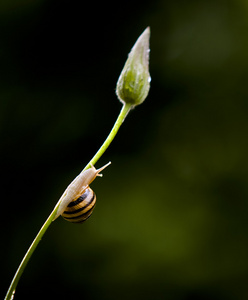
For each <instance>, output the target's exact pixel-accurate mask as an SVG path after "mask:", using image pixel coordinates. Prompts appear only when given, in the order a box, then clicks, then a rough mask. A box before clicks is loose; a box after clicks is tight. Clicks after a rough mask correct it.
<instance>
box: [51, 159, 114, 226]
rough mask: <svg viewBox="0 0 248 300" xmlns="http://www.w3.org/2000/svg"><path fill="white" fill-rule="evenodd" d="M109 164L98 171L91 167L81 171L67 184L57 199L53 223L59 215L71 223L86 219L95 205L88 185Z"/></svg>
mask: <svg viewBox="0 0 248 300" xmlns="http://www.w3.org/2000/svg"><path fill="white" fill-rule="evenodd" d="M110 164H111V162H109V163H107V164H106V165H104V166H103V167H101V168H100V169H96V168H95V167H94V166H93V165H91V168H90V169H87V170H85V171H82V172H81V173H80V174H79V175H78V176H77V177H76V178H75V179H74V180H73V181H72V182H71V183H70V184H69V186H68V187H67V189H66V190H65V191H64V193H63V195H62V196H61V198H60V199H59V202H58V209H57V212H56V215H55V217H54V219H53V221H54V220H55V219H57V218H58V217H59V216H60V215H62V217H63V218H64V219H65V220H67V221H70V222H73V223H82V222H84V221H85V220H86V219H88V218H89V217H90V215H91V214H92V212H93V209H94V207H95V204H96V195H95V193H94V192H93V190H92V189H91V188H90V187H89V185H90V184H91V182H92V181H93V180H95V178H96V177H97V176H102V174H100V172H101V171H102V170H103V169H105V168H106V167H107V166H109V165H110Z"/></svg>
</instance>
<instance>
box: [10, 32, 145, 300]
mask: <svg viewBox="0 0 248 300" xmlns="http://www.w3.org/2000/svg"><path fill="white" fill-rule="evenodd" d="M149 38H150V28H149V27H148V28H146V30H145V31H144V32H143V33H142V35H141V36H140V37H139V38H138V40H137V41H136V43H135V45H134V46H133V48H132V50H131V52H130V53H129V56H128V59H127V61H126V63H125V66H124V68H123V70H122V72H121V75H120V77H119V79H118V82H117V87H116V93H117V96H118V98H119V100H120V101H121V102H122V104H123V106H122V109H121V112H120V114H119V116H118V118H117V120H116V122H115V124H114V126H113V128H112V130H111V131H110V133H109V135H108V137H107V138H106V140H105V141H104V143H103V144H102V146H101V147H100V149H99V150H98V152H97V153H96V154H95V155H94V157H93V158H92V159H91V160H90V162H89V163H88V164H87V165H86V167H85V168H84V170H83V171H86V170H87V169H89V168H90V167H91V166H92V165H94V164H95V163H96V162H97V161H98V160H99V158H100V157H101V156H102V155H103V153H104V152H105V151H106V149H107V148H108V146H109V145H110V143H111V142H112V140H113V139H114V137H115V136H116V134H117V132H118V130H119V128H120V126H121V124H122V123H123V122H124V120H125V118H126V116H127V115H128V113H129V111H130V110H131V109H132V108H134V107H135V106H136V105H139V104H141V103H142V102H143V101H144V100H145V98H146V97H147V94H148V92H149V88H150V74H149ZM63 195H64V194H63ZM63 195H62V197H61V198H60V200H59V201H58V203H57V204H56V206H55V207H54V209H53V211H52V213H51V214H50V216H49V217H48V218H47V220H46V221H45V223H44V225H43V226H42V227H41V229H40V231H39V232H38V234H37V236H36V237H35V239H34V241H33V242H32V244H31V245H30V247H29V249H28V251H27V253H26V254H25V256H24V257H23V260H22V261H21V263H20V265H19V267H18V269H17V271H16V273H15V275H14V277H13V280H12V282H11V284H10V287H9V289H8V291H7V294H6V297H5V300H10V299H13V298H14V294H15V291H16V287H17V284H18V282H19V280H20V277H21V275H22V273H23V271H24V269H25V267H26V265H27V263H28V261H29V259H30V257H31V256H32V254H33V252H34V250H35V249H36V247H37V245H38V244H39V242H40V240H41V238H42V237H43V235H44V233H45V232H46V230H47V229H48V227H49V226H50V224H51V223H52V221H53V220H54V218H55V216H56V214H57V211H58V209H59V207H60V205H61V203H62V200H63Z"/></svg>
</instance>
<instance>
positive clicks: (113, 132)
mask: <svg viewBox="0 0 248 300" xmlns="http://www.w3.org/2000/svg"><path fill="white" fill-rule="evenodd" d="M131 108H132V105H130V104H124V105H123V107H122V109H121V112H120V114H119V116H118V118H117V120H116V122H115V124H114V126H113V128H112V130H111V132H110V134H109V135H108V137H107V138H106V140H105V141H104V143H103V144H102V146H101V148H100V149H99V150H98V151H97V153H96V154H95V156H94V157H93V158H92V159H91V161H90V162H89V163H88V164H87V166H86V167H85V168H84V170H86V169H88V168H90V166H91V164H92V165H94V164H95V163H96V162H97V161H98V160H99V158H100V157H101V156H102V155H103V153H104V152H105V151H106V150H107V148H108V146H109V145H110V143H111V142H112V141H113V139H114V137H115V136H116V134H117V132H118V130H119V128H120V126H121V124H122V123H123V121H124V120H125V117H126V116H127V114H128V112H129V111H130V109H131ZM58 207H59V202H58V203H57V204H56V206H55V208H54V210H53V211H52V213H51V214H50V216H49V217H48V218H47V220H46V222H45V223H44V224H43V226H42V227H41V229H40V231H39V232H38V234H37V236H36V237H35V239H34V241H33V243H32V244H31V246H30V247H29V249H28V251H27V253H26V254H25V256H24V257H23V259H22V261H21V263H20V265H19V267H18V269H17V271H16V273H15V276H14V278H13V280H12V282H11V284H10V287H9V289H8V292H7V294H6V296H5V300H11V299H13V298H14V294H15V290H16V286H17V284H18V282H19V280H20V278H21V275H22V273H23V271H24V269H25V267H26V265H27V263H28V261H29V259H30V257H31V256H32V254H33V252H34V250H35V249H36V247H37V246H38V244H39V242H40V240H41V238H42V237H43V235H44V233H45V232H46V230H47V229H48V227H49V226H50V224H51V223H52V221H53V219H54V216H55V215H56V212H57V209H58Z"/></svg>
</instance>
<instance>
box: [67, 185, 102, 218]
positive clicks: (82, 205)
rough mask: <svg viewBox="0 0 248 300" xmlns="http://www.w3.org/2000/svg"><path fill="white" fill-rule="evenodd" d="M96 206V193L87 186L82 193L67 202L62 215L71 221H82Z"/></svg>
mask: <svg viewBox="0 0 248 300" xmlns="http://www.w3.org/2000/svg"><path fill="white" fill-rule="evenodd" d="M95 206H96V194H95V193H94V192H93V190H92V189H91V188H90V187H88V188H87V189H86V190H85V192H84V193H83V195H81V196H80V197H79V198H78V199H76V200H75V201H72V202H70V203H69V204H68V206H67V207H66V209H65V211H64V212H63V213H62V217H63V218H64V219H65V220H66V221H69V222H72V223H83V222H84V221H86V220H87V219H88V218H89V217H90V216H91V214H92V212H93V210H94V208H95Z"/></svg>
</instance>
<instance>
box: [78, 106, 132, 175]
mask: <svg viewBox="0 0 248 300" xmlns="http://www.w3.org/2000/svg"><path fill="white" fill-rule="evenodd" d="M131 108H132V105H130V104H123V106H122V109H121V112H120V114H119V116H118V118H117V120H116V122H115V124H114V126H113V128H112V130H111V131H110V133H109V135H108V137H107V138H106V140H105V141H104V143H103V144H102V146H101V148H100V149H99V150H98V151H97V153H96V154H95V155H94V157H93V158H92V159H91V161H90V162H89V163H88V165H87V166H86V167H85V168H84V170H87V169H89V168H90V167H91V165H93V166H94V165H95V164H96V162H97V161H98V160H99V158H100V157H101V156H102V155H103V153H104V152H105V151H106V150H107V148H108V146H109V145H110V143H111V142H112V141H113V139H114V137H115V136H116V134H117V132H118V130H119V128H120V126H121V124H122V123H123V122H124V120H125V117H126V116H127V114H128V113H129V111H130V109H131Z"/></svg>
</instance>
